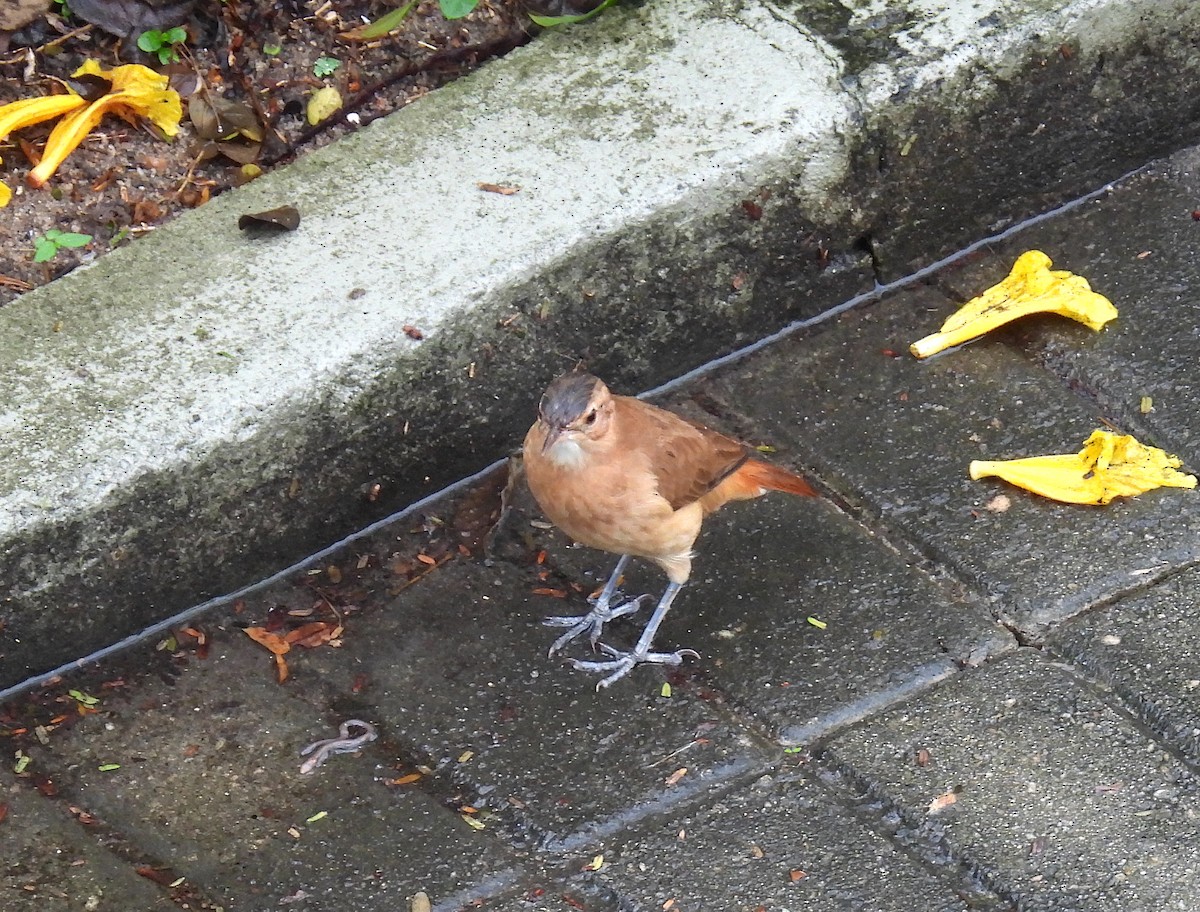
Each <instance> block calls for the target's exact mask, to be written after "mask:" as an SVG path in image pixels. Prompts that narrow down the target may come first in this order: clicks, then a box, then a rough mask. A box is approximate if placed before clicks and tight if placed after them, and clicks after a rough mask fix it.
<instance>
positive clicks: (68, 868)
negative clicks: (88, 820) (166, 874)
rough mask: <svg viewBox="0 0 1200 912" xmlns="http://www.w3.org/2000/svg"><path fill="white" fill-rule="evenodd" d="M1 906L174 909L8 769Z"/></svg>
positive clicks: (0, 796) (15, 911) (42, 910)
mask: <svg viewBox="0 0 1200 912" xmlns="http://www.w3.org/2000/svg"><path fill="white" fill-rule="evenodd" d="M0 806H3V807H5V808H6V810H7V815H6V816H5V817H4V819H3V820H2V821H0V859H3V864H0V908H3V909H5V910H10V912H25V910H30V912H32V910H34V909H36V910H38V912H68V910H72V912H74V910H80V909H86V910H88V912H135V910H147V912H148V910H151V909H162V910H164V912H166V910H171V909H175V908H177V907H176V905H175V904H174V903H173V902H172V901H171V899H170V898H169V897H168V895H167V893H166V891H165V890H160V889H159V888H157V887H155V886H154V885H153V884H152V883H151V882H150V881H148V880H146V879H145V878H143V877H140V876H139V875H138V874H137V873H135V871H134V868H133V866H132V865H130V864H128V863H127V862H125V861H122V860H121V859H119V858H118V857H117V856H115V855H114V854H112V852H110V851H109V850H108V849H107V848H105V847H104V846H103V845H102V844H101V842H100V841H99V840H98V839H96V838H94V837H93V836H92V835H90V834H89V833H88V831H87V830H86V829H85V828H84V827H83V826H82V825H81V824H79V823H77V822H76V821H75V820H73V819H72V818H71V817H70V816H69V814H68V813H67V811H66V809H65V808H64V807H62V806H61V805H60V804H59V803H58V802H57V801H54V800H52V799H45V798H41V797H39V796H38V795H36V794H34V793H33V792H32V790H31V789H30V788H29V786H28V785H27V784H25V783H19V782H16V781H15V780H14V779H13V778H12V777H11V776H9V775H8V773H7V771H6V772H5V773H3V774H0Z"/></svg>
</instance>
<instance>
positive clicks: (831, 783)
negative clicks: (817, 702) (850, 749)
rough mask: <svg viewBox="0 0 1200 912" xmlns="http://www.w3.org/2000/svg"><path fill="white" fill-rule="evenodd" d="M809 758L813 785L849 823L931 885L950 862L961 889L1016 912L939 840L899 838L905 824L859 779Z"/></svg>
mask: <svg viewBox="0 0 1200 912" xmlns="http://www.w3.org/2000/svg"><path fill="white" fill-rule="evenodd" d="M809 756H810V758H811V761H812V763H813V764H814V766H815V769H814V770H813V775H812V779H813V782H814V783H815V785H816V786H817V787H819V788H821V789H823V790H824V791H825V793H826V794H827V795H828V796H829V799H830V801H831V802H833V803H835V804H836V805H837V806H838V807H839V808H841V809H842V810H843V811H844V812H845V813H846V816H848V817H849V818H850V819H851V820H854V821H855V822H857V823H858V824H860V825H861V826H863V827H865V828H866V829H869V830H870V831H871V832H873V833H876V834H877V835H879V836H880V837H882V838H883V839H885V840H886V841H887V842H888V844H889V845H891V846H892V847H893V848H895V849H896V850H897V851H898V852H900V853H901V854H903V855H905V856H906V857H908V858H909V859H911V860H912V861H913V862H914V863H915V864H916V865H917V866H918V867H920V868H921V869H923V870H925V871H926V872H927V873H929V874H931V875H932V876H933V879H934V880H935V881H938V880H941V876H940V875H941V874H942V873H944V872H945V871H946V867H947V865H946V862H947V861H950V862H951V863H952V864H954V865H955V866H956V867H958V868H959V871H960V873H961V875H962V878H963V886H965V887H969V888H970V889H972V890H976V891H979V892H981V893H984V892H986V893H991V894H992V895H993V896H995V898H996V899H998V900H1000V901H1001V902H1004V903H1008V904H1009V912H1016V909H1017V906H1016V904H1015V903H1012V902H1011V901H1010V900H1008V899H1007V898H1005V897H1003V896H1001V895H1000V894H999V893H997V892H996V891H994V890H993V889H992V888H991V887H989V886H988V885H987V884H986V883H985V882H984V879H983V878H981V877H979V876H978V874H977V872H976V871H975V870H973V869H972V868H971V867H970V866H969V865H966V864H964V863H963V862H962V860H961V859H959V858H956V857H954V856H953V854H952V853H950V852H949V851H947V850H946V849H945V848H943V847H942V846H941V845H940V844H939V840H930V839H926V838H925V836H924V834H921V836H920V837H919V838H916V839H914V838H911V837H908V838H905V837H902V836H900V835H899V833H898V832H897V831H898V830H900V829H901V828H903V827H904V826H906V825H907V824H908V821H907V820H906V819H905V818H904V816H903V815H902V814H901V813H900V812H899V809H897V808H896V807H894V806H893V805H892V803H891V802H890V801H889V800H888V799H887V798H886V797H885V796H880V795H878V794H875V793H873V792H872V790H871V789H870V788H863V787H862V782H861V777H858V776H857V775H846V774H845V773H842V772H840V771H837V770H835V769H833V766H832V765H831V764H830V763H829V762H828V759H827V758H820V757H818V756H817V752H816V750H814V751H813V752H812V753H810V755H809ZM873 804H876V805H878V806H879V810H876V809H875V808H872V806H871V805H873ZM889 810H890V811H891V813H892V814H893V815H894V816H895V819H896V820H897V822H898V825H895V826H890V825H889V824H888V823H887V820H886V817H887V812H888V811H889Z"/></svg>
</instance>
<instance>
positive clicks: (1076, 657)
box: [1049, 570, 1200, 765]
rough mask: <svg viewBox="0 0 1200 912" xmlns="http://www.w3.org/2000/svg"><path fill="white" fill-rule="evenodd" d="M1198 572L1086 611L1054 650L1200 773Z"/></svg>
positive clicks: (1063, 631) (1059, 633)
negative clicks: (1093, 679)
mask: <svg viewBox="0 0 1200 912" xmlns="http://www.w3.org/2000/svg"><path fill="white" fill-rule="evenodd" d="M1197 606H1200V572H1198V571H1196V570H1189V571H1186V572H1184V573H1180V574H1179V575H1177V576H1173V577H1171V578H1170V579H1168V580H1165V581H1164V582H1162V583H1159V584H1158V585H1157V586H1155V587H1153V588H1152V589H1149V590H1147V591H1146V592H1142V593H1139V594H1137V595H1135V596H1130V597H1128V598H1124V599H1122V600H1121V601H1119V602H1117V603H1116V604H1114V605H1109V606H1106V607H1104V608H1098V609H1096V610H1094V611H1089V612H1088V613H1087V614H1084V615H1082V616H1080V617H1078V618H1076V619H1075V620H1073V621H1071V622H1070V623H1068V624H1065V625H1063V626H1062V627H1060V628H1059V629H1058V630H1056V631H1055V632H1054V634H1053V636H1052V637H1051V638H1050V640H1049V644H1050V645H1051V646H1052V647H1053V648H1054V649H1055V650H1056V651H1058V652H1060V653H1062V654H1063V655H1065V656H1066V657H1067V658H1068V659H1070V660H1071V661H1072V662H1075V663H1076V664H1078V665H1081V666H1083V667H1084V668H1085V669H1086V670H1087V672H1088V674H1090V675H1092V676H1094V677H1096V678H1097V679H1099V680H1100V681H1101V682H1102V683H1104V684H1105V685H1107V686H1109V687H1111V688H1112V689H1113V690H1114V691H1115V692H1116V693H1117V694H1118V695H1119V696H1120V697H1121V698H1122V699H1123V700H1125V702H1126V703H1128V704H1129V705H1130V706H1132V707H1133V708H1134V710H1135V711H1136V712H1137V714H1138V715H1139V716H1140V717H1141V718H1142V720H1143V721H1144V722H1145V723H1146V725H1147V726H1148V727H1149V728H1150V730H1151V731H1153V732H1154V734H1155V735H1157V736H1158V737H1160V738H1162V739H1163V740H1164V741H1166V742H1167V743H1168V744H1172V745H1174V746H1175V747H1176V748H1177V749H1178V750H1180V751H1182V752H1183V753H1184V754H1186V755H1187V757H1188V758H1189V759H1190V760H1191V761H1192V762H1193V763H1196V764H1198V765H1200V645H1198V644H1200V611H1197Z"/></svg>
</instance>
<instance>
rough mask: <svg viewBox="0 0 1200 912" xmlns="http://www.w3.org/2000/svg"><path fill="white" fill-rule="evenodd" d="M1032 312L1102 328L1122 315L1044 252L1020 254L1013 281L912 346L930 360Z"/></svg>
mask: <svg viewBox="0 0 1200 912" xmlns="http://www.w3.org/2000/svg"><path fill="white" fill-rule="evenodd" d="M1033 313H1056V314H1061V315H1062V316H1064V317H1070V318H1071V319H1072V320H1078V321H1079V322H1080V323H1083V324H1084V325H1085V326H1088V327H1090V328H1091V329H1094V330H1099V329H1100V328H1101V327H1102V326H1104V324H1105V323H1107V322H1108V321H1109V320H1113V319H1115V318H1116V316H1117V309H1116V308H1115V307H1113V305H1112V302H1111V301H1109V300H1108V298H1106V297H1104V295H1101V294H1097V293H1096V292H1094V291H1092V288H1091V286H1090V285H1088V282H1087V279H1085V278H1083V277H1082V276H1077V275H1073V274H1072V273H1070V272H1067V271H1066V270H1062V269H1059V270H1051V269H1050V257H1048V256H1046V254H1044V253H1042V252H1041V251H1040V250H1029V251H1026V252H1025V253H1023V254H1021V256H1019V257H1018V258H1017V261H1016V263H1014V264H1013V268H1012V272H1010V273H1009V274H1008V278H1006V279H1005V280H1004V281H1002V282H1000V283H999V284H996V285H993V286H992V287H991V288H989V289H988V290H987V291H985V292H984V293H983V294H981V295H980V296H979V297H977V298H972V299H971V300H970V301H968V302H967V303H966V304H964V305H963V306H962V307H961V308H959V310H958V311H957V312H955V313H954V314H953V315H952V316H951V317H950V319H948V320H947V321H946V322H945V323H943V324H942V328H941V330H940V331H939V332H936V333H934V334H933V335H931V336H926V337H925V338H924V339H921V340H919V341H917V342H914V343H913V344H912V345H911V346H909V351H911V352H912V353H913V354H914V355H915V356H916V357H918V358H928V357H929V356H930V355H932V354H936V353H937V352H940V351H943V350H944V349H947V348H950V347H951V346H954V345H961V344H962V343H964V342H969V341H971V340H972V339H975V338H978V337H979V336H981V335H983V334H984V333H986V332H990V331H991V330H993V329H995V328H996V327H998V326H1003V325H1004V324H1005V323H1009V322H1011V321H1013V320H1015V319H1017V318H1018V317H1024V316H1026V315H1028V314H1033Z"/></svg>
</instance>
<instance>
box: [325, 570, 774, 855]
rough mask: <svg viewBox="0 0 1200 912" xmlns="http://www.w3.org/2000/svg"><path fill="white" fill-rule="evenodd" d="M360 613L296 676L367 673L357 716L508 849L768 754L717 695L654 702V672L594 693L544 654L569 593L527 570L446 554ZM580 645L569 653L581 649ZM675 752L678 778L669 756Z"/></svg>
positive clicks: (666, 801) (551, 846)
mask: <svg viewBox="0 0 1200 912" xmlns="http://www.w3.org/2000/svg"><path fill="white" fill-rule="evenodd" d="M431 580H434V582H433V584H432V585H425V584H421V585H416V586H412V587H410V588H408V589H407V590H405V591H404V592H403V593H402V594H400V595H399V596H398V597H397V598H396V599H395V600H394V602H393V603H392V604H391V605H389V606H387V608H386V610H384V611H382V612H380V613H379V614H377V615H374V616H373V617H372V618H371V624H372V634H371V635H370V636H369V637H367V636H351V637H348V638H347V644H346V646H345V647H343V648H342V649H341V650H336V651H335V650H328V651H324V652H322V653H321V654H320V655H317V654H314V655H313V657H312V666H311V673H312V674H313V675H314V676H315V677H318V678H319V679H321V680H323V681H326V682H331V686H333V687H334V688H335V689H340V690H341V691H342V692H349V689H350V688H349V682H350V679H351V678H353V677H354V676H355V675H366V676H367V678H368V679H369V681H370V687H369V688H368V689H367V690H366V691H365V692H364V693H363V694H362V696H361V699H363V700H365V701H369V704H370V705H369V708H368V709H364V710H363V711H364V712H366V713H368V716H369V718H374V719H380V720H383V721H384V724H386V725H387V726H388V728H389V729H390V732H389V735H390V737H392V738H394V739H395V740H396V741H397V742H398V743H399V744H401V745H402V746H403V748H404V750H406V751H407V752H409V754H410V755H411V756H412V757H414V758H417V759H418V760H419V762H422V763H426V764H428V765H429V766H431V767H434V768H435V769H437V770H438V771H439V773H440V774H442V775H443V776H445V777H447V778H448V779H450V780H451V781H452V782H454V783H455V784H456V787H458V788H459V789H461V792H462V795H463V800H465V801H466V802H467V803H469V804H470V805H472V806H474V807H477V808H482V809H485V810H487V811H488V812H498V816H496V815H494V814H493V815H492V817H491V818H488V815H485V819H487V822H488V825H489V826H490V827H494V828H496V829H497V830H498V831H500V832H504V833H505V834H506V835H507V836H508V837H509V838H511V839H513V840H514V841H515V842H517V843H518V844H522V845H523V844H527V843H532V844H535V845H537V846H539V847H541V848H543V849H547V850H549V851H551V852H575V851H583V850H585V849H588V850H590V849H591V847H593V846H595V845H599V844H601V843H602V842H603V841H604V840H605V839H606V838H608V837H609V836H610V835H611V834H612V833H614V832H616V831H617V830H619V829H621V828H622V827H624V826H627V825H629V824H630V823H631V822H634V821H636V820H639V819H641V818H642V817H644V816H645V815H647V814H650V813H655V812H659V811H661V810H663V809H665V808H667V807H670V806H671V805H673V804H675V803H678V802H680V801H684V800H689V799H693V798H695V797H696V796H698V795H702V794H706V793H707V791H708V790H709V789H711V788H712V787H714V786H720V785H722V784H723V783H726V782H728V781H729V780H730V779H733V778H736V777H740V776H744V775H746V774H747V773H748V772H750V771H753V770H754V769H756V768H765V766H766V764H767V763H768V762H769V755H768V754H767V753H766V752H765V751H764V748H763V746H762V745H761V743H760V742H759V741H758V740H757V738H756V737H755V736H754V735H753V733H752V732H751V731H750V729H748V728H746V727H744V726H742V725H739V724H738V723H736V722H734V721H732V720H731V719H730V717H729V713H728V711H727V710H726V709H725V708H724V707H723V706H721V705H720V704H719V702H709V701H706V700H705V699H704V698H703V696H704V695H703V693H702V692H701V691H699V690H697V689H692V690H690V691H688V692H687V693H684V692H683V691H682V690H681V692H680V693H678V694H676V695H675V696H674V697H672V698H670V699H666V698H663V697H662V696H660V688H661V684H662V672H661V671H659V672H658V673H657V675H656V674H655V673H654V672H653V670H651V671H649V672H646V673H642V672H641V670H639V672H638V673H636V674H634V675H631V676H630V678H629V679H628V680H626V681H623V682H621V683H620V684H619V685H618V686H615V687H612V688H610V689H608V690H606V691H603V692H600V693H597V692H596V690H595V681H596V678H595V677H594V676H591V675H586V674H582V673H580V672H576V671H573V670H571V669H568V668H566V667H564V666H563V665H562V664H561V662H560V661H559V660H550V659H547V657H546V649H547V647H548V645H549V643H550V642H551V641H552V639H553V632H552V631H550V630H548V629H547V628H545V627H542V626H541V624H540V623H539V621H540V619H541V617H542V616H543V615H545V614H547V613H548V612H557V613H563V612H564V611H565V612H568V613H571V612H579V611H582V610H584V609H585V608H586V603H585V601H584V599H583V597H582V596H576V597H575V598H574V600H573V601H566V600H560V599H555V598H544V597H538V596H535V595H531V594H530V593H531V590H532V589H533V588H535V587H539V586H544V584H539V583H538V581H537V580H536V579H535V577H534V575H533V574H532V573H526V572H520V571H517V570H516V569H515V568H513V567H512V566H511V565H509V564H506V563H497V564H496V565H495V566H494V567H491V568H488V567H485V566H483V565H482V564H480V563H468V562H465V561H464V562H455V563H453V564H451V565H448V566H446V567H443V568H442V569H440V570H439V571H438V573H437V574H435V575H434V576H433V577H431ZM584 651H586V647H585V650H583V651H581V654H583V652H584ZM680 750H685V751H686V754H687V759H688V767H689V775H688V776H687V777H686V778H685V779H684V780H683V781H681V782H679V783H677V784H667V783H666V781H665V780H666V779H667V778H668V776H670V774H671V773H672V772H673V770H674V769H675V767H674V766H672V765H670V764H669V763H668V760H667V759H664V758H667V757H668V755H671V754H672V753H673V752H676V751H680Z"/></svg>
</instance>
